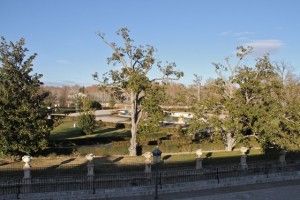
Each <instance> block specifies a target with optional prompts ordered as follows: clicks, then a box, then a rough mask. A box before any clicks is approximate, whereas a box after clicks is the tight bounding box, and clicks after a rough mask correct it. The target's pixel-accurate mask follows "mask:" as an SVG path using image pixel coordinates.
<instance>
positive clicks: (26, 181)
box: [22, 155, 32, 193]
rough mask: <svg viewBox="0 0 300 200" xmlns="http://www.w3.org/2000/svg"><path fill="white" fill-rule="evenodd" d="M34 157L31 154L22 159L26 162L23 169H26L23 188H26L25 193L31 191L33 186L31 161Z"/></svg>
mask: <svg viewBox="0 0 300 200" xmlns="http://www.w3.org/2000/svg"><path fill="white" fill-rule="evenodd" d="M31 159H32V157H31V156H28V155H26V156H23V157H22V161H23V162H24V163H25V164H24V166H23V171H24V176H23V188H24V191H23V192H24V193H28V192H30V188H31V169H30V168H31V166H30V164H29V162H30V161H31Z"/></svg>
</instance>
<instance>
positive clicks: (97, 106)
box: [91, 101, 102, 110]
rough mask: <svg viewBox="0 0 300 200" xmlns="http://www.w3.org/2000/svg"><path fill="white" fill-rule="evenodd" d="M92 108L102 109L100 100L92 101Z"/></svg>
mask: <svg viewBox="0 0 300 200" xmlns="http://www.w3.org/2000/svg"><path fill="white" fill-rule="evenodd" d="M91 109H93V110H101V109H102V105H101V104H100V103H99V102H98V101H92V102H91Z"/></svg>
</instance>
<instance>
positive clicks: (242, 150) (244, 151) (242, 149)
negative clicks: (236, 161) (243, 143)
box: [240, 147, 249, 155]
mask: <svg viewBox="0 0 300 200" xmlns="http://www.w3.org/2000/svg"><path fill="white" fill-rule="evenodd" d="M248 149H249V148H248V147H241V149H240V151H241V152H242V154H243V155H245V154H246V153H247V151H248Z"/></svg>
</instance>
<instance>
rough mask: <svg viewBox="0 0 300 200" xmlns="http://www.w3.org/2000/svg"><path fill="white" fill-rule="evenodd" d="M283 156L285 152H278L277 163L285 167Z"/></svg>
mask: <svg viewBox="0 0 300 200" xmlns="http://www.w3.org/2000/svg"><path fill="white" fill-rule="evenodd" d="M285 156H286V151H285V150H282V151H280V155H279V163H280V164H281V166H285V165H286V160H285Z"/></svg>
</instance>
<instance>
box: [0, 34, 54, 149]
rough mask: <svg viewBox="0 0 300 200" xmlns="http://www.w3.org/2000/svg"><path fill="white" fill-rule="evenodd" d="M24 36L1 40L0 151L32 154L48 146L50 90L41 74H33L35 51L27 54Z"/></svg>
mask: <svg viewBox="0 0 300 200" xmlns="http://www.w3.org/2000/svg"><path fill="white" fill-rule="evenodd" d="M24 45H25V40H24V39H20V40H19V41H17V42H15V43H13V42H10V43H8V42H7V41H6V40H5V39H4V38H1V40H0V63H1V67H0V152H1V153H2V154H5V155H24V154H32V153H35V152H37V151H39V150H42V149H44V148H46V147H47V139H48V136H49V134H50V130H51V127H50V126H49V123H47V117H48V109H47V107H46V105H45V99H46V97H47V96H48V93H47V92H43V91H42V90H41V89H40V88H41V85H42V82H41V81H40V78H41V77H42V75H41V74H33V73H32V66H33V61H34V59H35V57H36V54H33V55H31V56H29V57H26V53H27V51H28V50H27V49H26V48H25V47H24Z"/></svg>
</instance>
